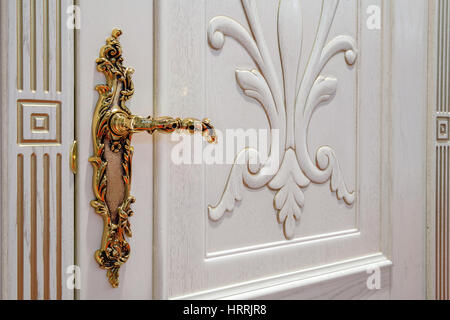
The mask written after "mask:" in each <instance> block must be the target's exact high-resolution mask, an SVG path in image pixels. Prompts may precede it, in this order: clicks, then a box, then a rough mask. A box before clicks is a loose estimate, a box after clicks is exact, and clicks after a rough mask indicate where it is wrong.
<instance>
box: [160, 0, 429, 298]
mask: <svg viewBox="0 0 450 320" xmlns="http://www.w3.org/2000/svg"><path fill="white" fill-rule="evenodd" d="M243 3H244V6H242V4H241V2H240V1H237V0H236V1H226V2H224V1H200V0H199V1H196V2H195V5H193V4H192V3H191V2H190V3H187V2H185V1H177V0H172V1H157V2H156V6H155V9H156V11H155V14H156V17H157V18H156V24H155V26H156V30H155V37H156V38H155V44H156V48H155V49H156V50H155V54H156V57H155V62H156V66H155V67H156V70H155V75H156V77H155V80H156V83H155V88H156V91H155V113H156V114H157V115H172V116H196V117H199V118H202V117H206V116H207V117H209V118H211V119H212V121H213V123H214V124H215V125H216V127H217V128H218V129H220V130H225V129H228V128H244V129H248V128H268V127H269V125H268V123H267V120H266V115H265V113H264V111H263V110H262V108H261V105H260V104H258V103H257V102H255V101H253V100H252V99H249V98H247V97H245V95H244V93H243V91H242V89H247V88H246V86H248V84H246V83H244V81H243V80H242V79H243V78H242V77H240V75H239V73H238V75H237V76H236V75H235V70H236V69H239V70H252V69H254V70H258V72H260V73H261V74H263V73H264V72H265V71H264V68H268V69H269V71H267V70H266V71H267V72H266V73H265V74H264V79H265V80H266V81H267V82H271V83H272V84H273V83H274V82H277V80H276V79H275V78H277V77H278V81H281V80H280V79H282V77H283V76H284V78H285V79H287V80H289V79H292V78H295V76H291V75H287V74H286V72H284V73H283V66H282V64H281V63H280V56H281V57H282V58H283V59H288V61H289V63H290V64H291V65H293V66H294V67H293V69H294V71H295V69H296V68H295V63H296V61H297V59H300V62H301V63H300V65H301V66H300V73H301V75H303V72H304V70H305V68H306V67H305V64H306V62H307V61H309V60H308V56H309V52H310V50H311V48H312V46H313V43H314V39H317V37H319V38H320V36H321V32H322V31H323V30H322V29H320V28H319V31H318V32H316V29H317V26H318V23H319V17H320V13H321V2H320V1H306V0H305V1H300V4H301V8H302V10H303V12H302V13H303V16H302V18H303V21H302V22H303V24H302V29H303V34H304V39H303V51H302V53H296V52H298V48H296V50H297V51H295V50H294V49H295V48H294V49H291V51H289V52H290V53H292V55H287V56H283V54H284V52H283V49H281V50H279V47H278V40H277V25H278V23H279V22H278V23H277V17H278V11H277V5H278V1H271V2H269V1H266V2H259V1H255V2H252V1H243ZM252 3H253V4H255V5H256V11H255V15H253V16H252V17H256V16H257V18H258V19H259V21H260V23H261V25H260V26H256V27H255V24H253V29H252V33H251V35H250V36H249V37H250V38H249V37H246V36H245V35H243V36H241V37H238V41H235V40H233V39H232V37H229V35H231V36H233V35H236V34H238V33H239V35H242V34H243V32H242V31H236V30H238V29H239V30H242V29H241V28H245V29H247V30H249V28H250V26H249V23H248V20H252V17H249V16H248V11H247V15H246V14H245V11H244V10H243V9H244V8H245V6H246V5H248V6H249V7H251V6H252ZM332 3H334V1H330V2H327V6H329V5H332ZM369 5H375V6H378V7H379V8H380V9H381V13H382V16H381V18H382V28H381V30H369V29H368V28H366V20H367V18H368V14H367V8H368V7H369ZM291 12H292V14H294V13H295V10H291ZM324 12H325V11H324ZM325 14H326V12H325ZM427 14H428V6H427V2H426V1H421V0H417V1H414V4H412V3H411V2H410V1H408V2H406V1H396V2H395V3H393V2H390V1H359V2H352V1H340V3H339V6H338V9H337V11H336V16H335V19H334V21H333V24H332V27H331V29H330V30H331V31H330V33H329V35H328V36H326V37H325V39H324V40H327V42H328V41H330V40H331V39H332V38H333V37H334V36H338V35H341V34H349V35H350V36H351V37H353V38H354V39H356V47H357V53H358V55H357V60H356V62H355V66H354V67H352V66H349V64H348V63H346V62H345V61H343V60H344V57H343V54H342V53H341V54H338V55H337V56H335V57H333V59H332V60H331V61H330V63H329V64H328V65H327V66H326V67H325V68H324V69H323V74H324V76H333V77H336V78H337V79H338V86H337V88H338V89H337V91H336V96H335V97H334V99H333V100H331V99H330V100H331V101H329V102H328V103H327V104H324V105H323V106H321V107H319V108H318V110H317V111H316V112H315V114H314V115H313V119H312V120H311V125H310V128H311V129H310V132H309V136H308V137H309V140H308V147H309V149H310V150H311V153H312V154H313V150H316V149H317V148H318V147H320V146H322V145H330V146H332V147H333V148H334V149H335V151H336V154H337V157H338V158H339V164H340V166H341V169H342V171H343V172H345V174H344V179H345V182H346V184H348V185H349V186H350V187H349V188H350V189H351V190H355V191H356V195H355V204H353V205H351V201H349V202H350V205H345V203H343V202H342V201H337V200H336V197H335V195H334V194H333V192H330V187H329V186H327V185H326V184H321V183H323V182H325V181H326V179H324V180H321V179H317V181H315V182H316V183H318V184H317V185H314V184H311V185H310V186H309V187H308V188H307V189H306V191H305V203H304V207H303V210H302V213H301V218H300V219H298V221H296V222H295V220H292V219H291V223H290V224H291V226H290V229H289V232H287V234H286V229H285V230H283V224H282V222H283V221H280V222H281V223H279V222H278V221H277V219H276V215H277V211H276V208H274V203H273V202H274V200H273V199H274V195H275V192H274V191H276V190H270V189H268V188H264V189H262V190H259V188H253V189H258V190H252V189H251V188H248V187H247V186H248V185H249V184H250V186H251V182H250V183H248V182H249V180H248V181H247V186H244V187H243V188H242V191H241V192H242V200H241V201H239V202H238V205H234V206H233V205H229V204H228V205H227V207H228V208H227V209H229V211H231V212H224V214H223V217H222V212H220V214H218V215H213V218H221V219H220V220H219V221H218V222H214V221H212V220H211V219H209V217H208V205H212V206H216V205H217V203H219V200H220V196H221V195H222V191H223V190H224V187H225V185H226V181H227V177H228V175H229V174H230V170H231V165H208V166H206V165H198V164H197V165H175V164H174V163H173V162H171V160H170V154H171V150H172V148H173V146H174V145H175V142H174V141H171V140H170V138H169V137H167V136H158V137H157V138H156V140H155V141H156V144H155V151H156V153H155V158H154V159H155V163H154V166H155V170H154V174H155V183H154V185H155V199H154V201H155V206H154V207H155V211H154V215H155V223H156V224H155V229H154V230H155V237H154V239H155V242H156V243H155V248H156V251H155V256H154V259H155V260H154V261H155V264H154V266H155V277H154V280H155V297H156V298H225V297H241V298H263V297H269V296H270V297H272V298H277V297H280V298H281V297H283V298H286V297H292V298H295V297H297V298H301V297H303V298H305V297H314V296H320V295H322V296H323V297H327V296H329V297H334V298H344V297H346V298H348V297H355V298H358V297H360V298H362V297H369V296H370V295H371V294H370V292H368V291H369V290H368V289H367V288H364V286H363V285H362V284H363V281H362V278H363V275H362V274H363V272H362V271H361V270H367V269H368V268H369V267H370V266H373V264H374V261H372V260H371V259H372V258H373V257H376V259H378V260H377V262H375V263H377V265H378V266H380V267H382V270H383V272H387V273H389V275H388V276H386V274H385V273H383V272H382V274H383V276H382V277H383V279H384V282H383V286H384V291H382V292H380V293H379V294H380V295H379V296H378V298H381V297H384V298H402V297H403V298H423V297H424V296H425V289H424V288H425V246H424V245H425V202H426V183H425V181H426V176H425V173H426V172H425V168H426V165H425V164H426V160H425V159H426V150H425V146H426V141H425V137H426V116H425V110H426V100H427V68H426V66H427V65H426V63H427V62H426V61H427V59H426V58H427V29H428V28H427V23H428V21H427ZM217 16H226V17H229V18H232V19H234V20H236V21H238V22H239V23H240V25H241V26H242V27H241V26H239V25H236V24H233V23H231V22H230V21H229V20H226V21H225V22H221V21H219V22H220V23H222V25H221V26H222V30H223V33H225V34H227V35H228V36H226V37H225V41H224V43H222V36H223V35H221V34H214V33H213V36H215V37H217V38H214V39H213V41H212V42H213V43H212V47H213V48H211V47H210V45H209V44H208V37H207V35H206V34H205V32H206V31H207V30H208V27H210V26H211V25H210V21H211V19H213V18H214V17H217ZM186 17H189V19H186ZM247 18H248V19H247ZM227 19H228V18H227ZM255 19H256V18H255ZM286 19H287V18H286ZM293 20H295V19H293ZM174 21H176V23H174ZM289 21H292V20H289ZM411 21H414V24H413V25H414V26H411ZM220 23H219V24H220ZM250 23H251V22H250ZM284 23H285V22H281V25H284ZM286 23H287V22H286ZM321 30H322V31H321ZM263 36H264V37H265V39H264V41H263V40H261V39H262V37H263ZM236 37H237V36H236ZM251 37H254V39H255V40H256V41H257V43H258V49H259V50H260V51H259V52H260V54H261V55H263V56H265V57H263V59H264V63H265V64H267V63H268V59H269V58H268V57H269V56H270V59H272V61H275V62H274V63H273V66H268V67H267V66H265V65H263V63H259V64H258V59H259V58H258V56H257V54H254V52H256V51H255V50H256V49H255V47H254V45H253V44H252V40H251ZM288 37H294V32H292V34H289V36H288ZM209 40H210V43H211V38H210V39H209ZM318 41H319V40H318ZM263 42H265V43H266V46H263V45H261V43H263ZM243 46H244V47H245V48H246V49H247V51H246V50H245V49H244V48H243ZM261 47H263V49H262V51H261ZM215 49H219V50H218V51H217V50H215ZM252 54H253V59H252V58H250V57H249V55H250V56H252ZM347 58H348V57H347ZM351 64H352V63H350V65H351ZM289 70H291V69H289ZM291 71H292V70H291ZM240 72H242V71H240ZM405 73H407V74H409V75H408V76H407V77H406V78H405ZM254 74H255V73H254ZM267 74H269V76H267ZM273 75H275V76H273ZM278 83H281V85H279V86H278V87H283V85H282V84H283V82H278ZM272 84H270V85H269V87H270V89H271V95H273V96H276V95H281V96H283V92H282V91H281V90H282V89H279V88H276V85H275V86H273V85H272ZM289 85H291V86H293V85H292V84H289ZM274 88H275V89H274ZM294 88H295V85H294ZM257 90H259V89H258V88H257ZM277 90H278V91H277ZM411 92H414V93H415V94H414V95H411ZM263 98H264V97H263ZM277 99H278V98H277V97H274V100H277ZM286 103H287V104H288V102H286ZM263 104H264V103H263ZM286 110H288V109H286ZM289 112H290V111H287V112H286V117H290V116H292V115H290V114H289ZM411 112H412V113H413V114H412V115H411V114H410V113H411ZM271 125H273V122H271ZM286 128H287V132H289V125H287V126H286ZM297 135H298V133H297ZM295 138H298V137H297V136H296V137H295ZM192 139H193V140H195V139H196V138H192ZM290 143H292V141H289V140H288V142H287V146H290ZM238 151H239V150H238ZM297 151H298V150H297ZM289 152H290V151H289ZM299 157H300V158H301V157H302V154H297V159H298V158H299ZM291 158H293V157H291ZM291 165H292V166H294V164H292V162H291ZM302 169H303V168H302ZM304 173H305V174H308V172H305V171H304ZM311 180H314V179H311ZM235 182H239V179H236V181H235ZM313 182H314V181H313ZM297 183H298V184H300V183H299V182H297ZM263 185H264V184H263ZM269 186H270V184H269ZM290 188H291V187H290ZM274 189H277V188H274ZM331 189H333V188H331ZM350 189H349V191H350ZM225 192H226V191H225ZM239 198H241V197H239ZM231 200H233V201H231V202H234V199H231ZM214 220H217V219H214ZM292 222H294V226H293V227H292V224H293V223H292ZM405 225H407V226H408V228H406V230H405V228H404V226H405ZM292 229H295V231H294V232H291V231H292ZM286 236H287V237H286ZM286 238H290V239H291V240H286ZM411 244H413V245H411ZM391 261H392V262H393V264H394V266H393V269H392V271H391V270H390V267H389V265H390V262H391ZM408 266H414V267H412V268H410V267H408ZM333 268H337V271H336V270H334V271H330V270H333ZM308 270H314V272H317V273H319V274H320V275H317V273H316V274H315V277H313V276H312V275H311V273H309V272H308ZM334 272H337V273H334ZM327 274H332V275H333V276H330V278H329V279H327V276H326V275H327ZM340 274H341V275H342V276H343V277H344V276H345V277H349V278H347V279H348V281H350V282H354V283H355V284H356V283H359V284H358V285H357V286H359V288H361V291H359V290H356V291H358V292H356V291H355V292H353V293H352V292H351V291H345V290H343V291H338V292H337V293H336V294H333V293H332V292H333V290H334V289H333V285H335V286H339V283H342V282H345V281H347V280H343V279H340V276H339V275H340ZM367 277H368V276H367V274H366V279H367ZM325 279H327V281H329V282H328V283H331V284H330V286H327V285H324V284H323V283H322V281H323V280H325ZM274 288H275V289H274ZM306 289H308V290H307V291H305V290H306ZM327 290H328V291H327ZM328 294H329V295H328ZM373 297H374V298H376V297H377V296H376V295H375V296H373Z"/></svg>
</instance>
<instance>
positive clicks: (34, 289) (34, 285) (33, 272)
mask: <svg viewBox="0 0 450 320" xmlns="http://www.w3.org/2000/svg"><path fill="white" fill-rule="evenodd" d="M30 162H31V168H30V169H31V170H30V195H31V199H30V200H31V201H30V206H31V208H30V212H31V237H30V238H31V246H30V247H31V252H30V278H31V284H30V292H31V295H30V296H31V299H32V300H36V299H37V298H38V277H37V171H36V155H35V154H34V153H33V154H32V155H31V161H30Z"/></svg>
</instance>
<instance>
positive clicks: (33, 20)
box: [30, 0, 36, 91]
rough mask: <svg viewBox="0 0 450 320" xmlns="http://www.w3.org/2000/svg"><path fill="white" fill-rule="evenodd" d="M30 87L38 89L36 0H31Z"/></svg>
mask: <svg viewBox="0 0 450 320" xmlns="http://www.w3.org/2000/svg"><path fill="white" fill-rule="evenodd" d="M30 89H31V91H36V0H30Z"/></svg>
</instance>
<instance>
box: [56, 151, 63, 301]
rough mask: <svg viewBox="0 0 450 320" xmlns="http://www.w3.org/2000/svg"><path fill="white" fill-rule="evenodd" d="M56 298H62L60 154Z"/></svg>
mask: <svg viewBox="0 0 450 320" xmlns="http://www.w3.org/2000/svg"><path fill="white" fill-rule="evenodd" d="M56 159H57V161H56V286H57V288H56V299H58V300H61V299H62V190H61V187H62V175H61V173H62V172H61V165H62V156H61V154H58V155H57V156H56Z"/></svg>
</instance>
